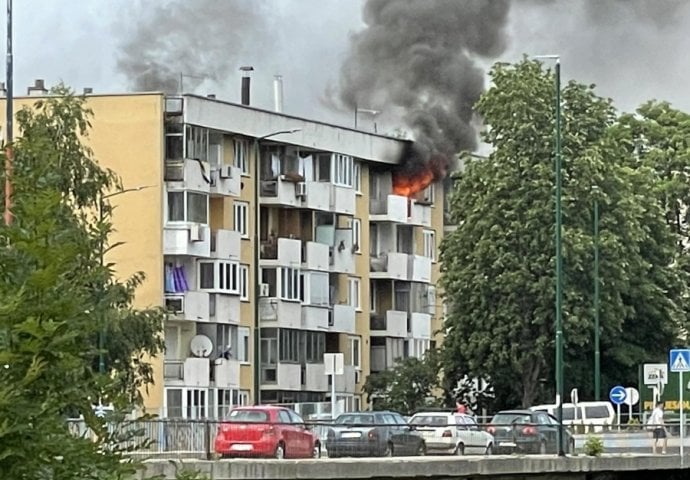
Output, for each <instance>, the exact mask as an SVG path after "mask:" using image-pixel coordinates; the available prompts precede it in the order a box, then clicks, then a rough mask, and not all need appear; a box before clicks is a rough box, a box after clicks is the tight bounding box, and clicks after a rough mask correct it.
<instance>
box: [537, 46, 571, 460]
mask: <svg viewBox="0 0 690 480" xmlns="http://www.w3.org/2000/svg"><path fill="white" fill-rule="evenodd" d="M537 58H543V59H549V60H555V62H556V67H555V80H556V85H555V86H556V138H555V146H556V159H555V167H554V168H555V170H556V172H555V177H556V233H555V240H556V242H555V243H556V414H557V418H558V455H559V456H564V455H565V450H564V448H563V438H564V432H563V242H562V231H563V225H562V216H561V183H562V179H561V177H562V172H561V163H562V162H561V57H560V55H538V56H537Z"/></svg>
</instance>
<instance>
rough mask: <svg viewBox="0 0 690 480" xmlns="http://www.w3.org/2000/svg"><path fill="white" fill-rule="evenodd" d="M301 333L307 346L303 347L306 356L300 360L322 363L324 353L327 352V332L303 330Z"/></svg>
mask: <svg viewBox="0 0 690 480" xmlns="http://www.w3.org/2000/svg"><path fill="white" fill-rule="evenodd" d="M300 334H301V335H302V336H303V337H304V347H305V348H304V349H303V352H304V358H300V361H301V362H304V361H306V363H322V362H323V354H324V353H325V352H326V333H325V332H309V331H302V332H300Z"/></svg>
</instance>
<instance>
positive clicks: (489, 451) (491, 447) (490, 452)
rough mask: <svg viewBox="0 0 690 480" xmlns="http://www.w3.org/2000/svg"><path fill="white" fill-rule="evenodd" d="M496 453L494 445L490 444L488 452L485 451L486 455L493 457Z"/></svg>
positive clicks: (487, 448)
mask: <svg viewBox="0 0 690 480" xmlns="http://www.w3.org/2000/svg"><path fill="white" fill-rule="evenodd" d="M493 453H494V445H493V443H490V444H489V445H487V447H486V450H485V451H484V455H492V454H493Z"/></svg>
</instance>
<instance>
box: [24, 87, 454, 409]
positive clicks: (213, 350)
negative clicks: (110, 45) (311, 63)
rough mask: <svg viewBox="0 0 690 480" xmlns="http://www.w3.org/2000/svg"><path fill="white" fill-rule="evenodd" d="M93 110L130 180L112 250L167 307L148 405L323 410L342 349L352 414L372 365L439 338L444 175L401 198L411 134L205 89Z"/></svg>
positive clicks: (416, 351) (342, 405)
mask: <svg viewBox="0 0 690 480" xmlns="http://www.w3.org/2000/svg"><path fill="white" fill-rule="evenodd" d="M32 93H35V92H32ZM40 93H42V94H45V92H39V94H40ZM32 101H33V99H32V98H21V99H17V104H18V106H21V105H22V104H30V103H31V102H32ZM88 105H89V107H90V108H91V109H92V110H93V111H94V120H93V122H92V124H93V131H92V133H91V136H90V139H89V142H90V144H91V147H92V148H93V150H94V152H95V155H96V157H97V158H98V160H99V162H100V163H101V164H102V165H103V166H105V167H109V168H112V169H114V170H115V171H116V172H117V173H118V174H119V175H120V176H121V177H122V180H123V184H124V188H125V190H124V192H113V194H111V195H110V196H109V197H110V198H109V199H108V200H109V201H110V202H111V203H112V204H113V205H115V207H116V208H115V211H114V212H115V213H114V222H115V228H116V234H115V236H114V238H113V241H114V242H120V241H121V242H124V245H122V246H120V247H118V248H116V249H114V250H113V251H112V252H111V253H110V254H109V255H110V257H109V259H108V260H110V261H113V262H115V263H116V264H117V271H118V274H120V275H121V276H123V277H124V276H127V275H130V274H132V273H134V272H136V271H140V270H141V271H144V272H145V273H146V275H147V280H146V282H145V284H144V285H143V287H142V288H141V289H140V291H139V293H138V296H137V304H138V305H140V306H144V305H146V306H149V305H164V306H165V307H166V308H167V309H168V312H169V317H168V319H167V321H166V322H165V330H164V333H165V345H166V351H165V354H164V356H162V357H161V358H156V359H153V360H152V361H153V363H154V367H155V378H156V381H155V384H154V385H151V386H150V387H149V389H148V391H147V392H146V407H147V409H148V410H149V411H150V412H152V413H158V414H161V415H162V416H167V417H184V418H215V417H219V416H222V415H223V414H224V412H225V411H226V410H227V409H228V408H229V407H231V406H233V405H239V404H252V403H255V402H261V403H281V404H294V403H300V404H304V403H313V404H316V405H321V404H323V405H327V404H326V403H325V402H328V401H330V398H331V390H332V389H331V384H330V382H331V378H333V377H331V376H329V375H326V370H327V369H326V365H325V364H324V354H326V353H342V354H343V360H344V366H343V368H342V371H339V374H338V375H335V377H334V378H335V392H336V398H337V400H338V409H340V410H356V409H359V408H363V407H365V406H366V405H365V404H364V399H363V397H362V385H363V384H364V381H365V379H366V377H367V375H369V374H370V373H371V372H377V371H381V370H384V369H387V368H390V367H392V366H393V365H394V363H395V361H396V359H398V358H401V357H406V356H416V357H419V356H421V355H422V354H423V353H424V352H425V350H426V349H428V348H429V346H430V345H431V344H432V342H434V341H435V335H436V334H435V332H437V331H438V330H439V329H440V326H441V313H442V309H441V305H440V303H441V302H440V301H438V300H437V292H436V287H435V285H436V284H437V282H438V279H439V274H440V269H439V265H438V263H437V260H438V246H439V244H440V241H441V237H442V235H443V186H442V185H441V184H440V183H437V184H432V185H429V186H428V187H427V188H425V189H424V190H422V191H420V192H418V193H416V194H415V195H413V197H414V198H408V196H406V195H403V194H401V192H400V191H398V192H397V193H396V185H395V183H394V179H393V177H392V174H391V172H392V169H393V167H394V166H395V163H396V162H398V161H399V157H400V152H401V151H402V149H403V146H404V141H403V140H398V139H394V138H390V137H386V136H383V135H378V134H374V133H370V132H364V131H359V130H355V129H351V128H345V127H341V126H336V125H330V124H325V123H322V122H318V121H313V120H308V119H303V118H297V117H292V116H289V115H285V114H282V113H278V112H273V111H267V110H261V109H256V108H253V107H250V106H246V105H238V104H233V103H228V102H223V101H219V100H217V99H215V98H207V97H201V96H195V95H181V96H176V97H166V96H164V95H162V94H128V95H89V97H88ZM257 227H258V228H257ZM324 408H325V407H324Z"/></svg>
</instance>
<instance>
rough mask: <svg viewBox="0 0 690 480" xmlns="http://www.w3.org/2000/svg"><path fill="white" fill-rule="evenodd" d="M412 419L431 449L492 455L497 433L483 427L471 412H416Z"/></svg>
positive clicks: (415, 427) (411, 424)
mask: <svg viewBox="0 0 690 480" xmlns="http://www.w3.org/2000/svg"><path fill="white" fill-rule="evenodd" d="M409 423H410V427H412V428H413V429H414V430H416V431H417V432H418V433H420V434H421V436H422V438H424V443H425V444H426V450H427V452H428V453H432V452H433V453H450V454H454V455H466V454H467V455H469V454H478V455H491V453H492V452H493V448H494V437H493V435H491V434H490V433H488V432H485V431H483V430H480V429H479V426H478V425H477V422H475V420H474V418H472V417H471V416H469V415H465V414H463V413H452V412H423V413H417V414H415V415H414V416H413V417H412V418H411V419H410V422H409Z"/></svg>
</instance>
